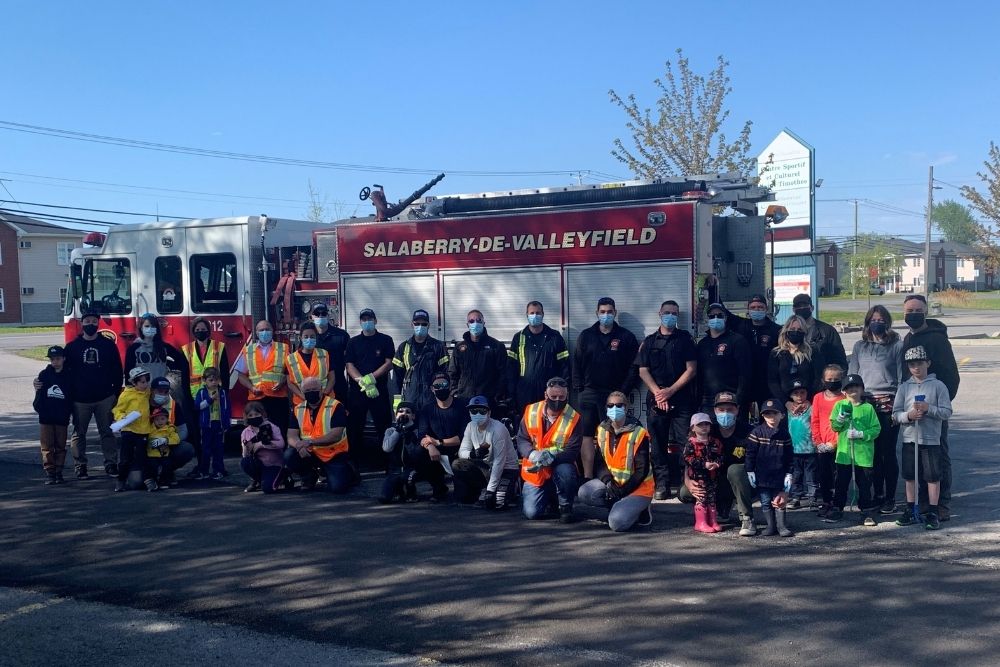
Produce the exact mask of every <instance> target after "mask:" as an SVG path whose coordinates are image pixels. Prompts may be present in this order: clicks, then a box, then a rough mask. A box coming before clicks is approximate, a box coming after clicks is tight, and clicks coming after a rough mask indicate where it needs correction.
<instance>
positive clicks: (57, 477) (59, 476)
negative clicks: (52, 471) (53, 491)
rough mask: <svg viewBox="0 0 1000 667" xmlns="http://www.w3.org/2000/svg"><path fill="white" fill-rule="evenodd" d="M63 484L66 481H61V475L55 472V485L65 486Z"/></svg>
mask: <svg viewBox="0 0 1000 667" xmlns="http://www.w3.org/2000/svg"><path fill="white" fill-rule="evenodd" d="M65 483H66V480H65V479H63V476H62V473H61V472H57V473H56V484H65Z"/></svg>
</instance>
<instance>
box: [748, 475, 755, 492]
mask: <svg viewBox="0 0 1000 667" xmlns="http://www.w3.org/2000/svg"><path fill="white" fill-rule="evenodd" d="M747 479H749V480H750V487H751V488H754V489H756V488H757V473H755V472H748V473H747Z"/></svg>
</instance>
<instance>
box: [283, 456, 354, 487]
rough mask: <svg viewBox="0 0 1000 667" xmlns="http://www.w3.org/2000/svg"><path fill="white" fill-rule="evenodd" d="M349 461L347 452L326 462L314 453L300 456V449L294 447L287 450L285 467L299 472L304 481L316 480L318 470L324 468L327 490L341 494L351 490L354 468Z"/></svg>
mask: <svg viewBox="0 0 1000 667" xmlns="http://www.w3.org/2000/svg"><path fill="white" fill-rule="evenodd" d="M349 461H350V459H349V458H348V455H347V454H338V455H337V456H334V457H333V458H332V459H330V460H329V461H327V462H326V463H324V462H323V461H320V460H319V459H318V458H317V457H316V456H315V455H314V454H309V455H308V456H306V457H305V458H303V457H301V456H299V452H298V450H296V449H295V448H294V447H289V448H288V449H286V450H285V467H286V468H288V471H289V472H293V473H298V474H299V475H300V476H301V477H302V480H303V481H305V482H308V481H315V480H316V478H317V476H318V472H317V470H320V469H321V470H323V472H324V473H325V474H326V490H327V491H329V492H330V493H338V494H340V493H347V492H348V491H350V490H351V483H352V482H353V481H354V470H353V468H351V464H350V462H349Z"/></svg>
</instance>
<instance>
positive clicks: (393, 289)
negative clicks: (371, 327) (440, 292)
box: [340, 271, 441, 345]
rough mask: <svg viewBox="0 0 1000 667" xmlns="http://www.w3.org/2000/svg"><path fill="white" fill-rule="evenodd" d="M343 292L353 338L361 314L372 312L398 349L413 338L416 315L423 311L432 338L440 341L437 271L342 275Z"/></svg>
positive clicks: (358, 326)
mask: <svg viewBox="0 0 1000 667" xmlns="http://www.w3.org/2000/svg"><path fill="white" fill-rule="evenodd" d="M340 289H341V302H342V304H343V311H344V323H345V328H346V329H347V331H348V333H350V334H351V335H352V336H356V335H357V334H359V333H360V332H361V324H360V321H359V319H358V316H359V315H360V314H361V311H362V310H364V309H365V308H371V309H372V310H374V311H375V315H376V316H378V330H379V331H381V332H382V333H384V334H388V335H389V336H392V340H393V342H394V343H395V344H396V345H399V344H400V343H401V342H403V341H404V340H406V339H407V338H409V337H410V336H412V335H413V324H412V322H413V311H414V310H417V309H418V308H422V309H424V310H426V311H427V312H428V313H430V316H431V324H430V335H431V336H433V337H434V338H438V339H441V331H440V330H439V328H438V326H437V322H438V314H437V280H436V277H435V274H434V271H406V272H398V273H397V272H391V273H374V274H373V273H365V274H341V277H340Z"/></svg>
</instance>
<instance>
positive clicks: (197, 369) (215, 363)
mask: <svg viewBox="0 0 1000 667" xmlns="http://www.w3.org/2000/svg"><path fill="white" fill-rule="evenodd" d="M224 348H225V345H224V344H223V343H222V342H220V341H217V340H210V341H208V345H207V346H206V348H205V358H204V359H202V358H201V357H200V356H199V355H198V342H197V341H191V342H190V343H186V344H184V346H182V347H181V351H182V352H183V353H184V356H185V357H187V360H188V369H189V370H188V373H189V377H190V378H191V397H192V398H193V397H195V396H197V395H198V390H199V389H201V377H202V376H203V375H204V374H205V369H206V368H216V369H219V370H220V371H221V370H222V369H221V368H219V365H220V364H221V363H222V350H223V349H224ZM226 379H227V378H223V381H225V380H226Z"/></svg>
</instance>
